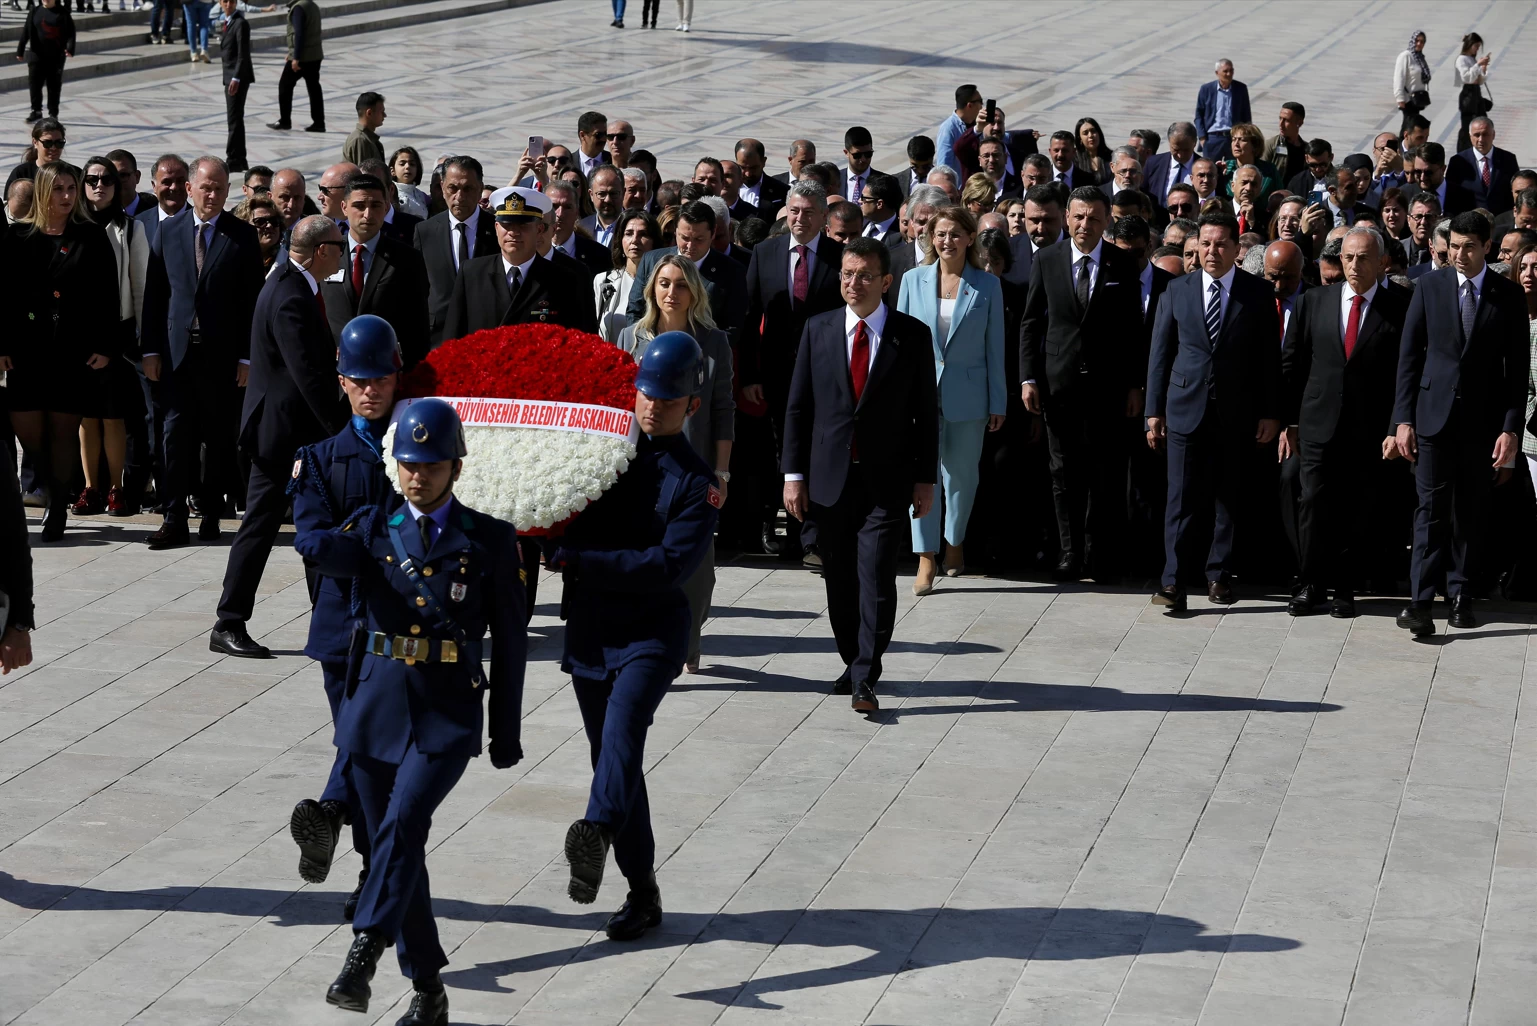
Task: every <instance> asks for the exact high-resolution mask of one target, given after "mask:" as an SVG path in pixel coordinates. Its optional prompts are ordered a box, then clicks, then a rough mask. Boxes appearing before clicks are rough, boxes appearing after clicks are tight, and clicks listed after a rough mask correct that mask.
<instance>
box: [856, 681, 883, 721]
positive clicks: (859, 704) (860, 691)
mask: <svg viewBox="0 0 1537 1026" xmlns="http://www.w3.org/2000/svg"><path fill="white" fill-rule="evenodd" d="M849 704H850V705H852V706H853V708H854V711H855V712H859V713H873V712H880V708H881V703H880V702H879V701H877V700H876V698H875V689H874V688H872V687H871V686H870V682H869V681H863V680H862V681H860V682H859V683H857V684H855V685H854V700H853V701H852V702H851V703H849Z"/></svg>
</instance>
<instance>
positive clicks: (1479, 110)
mask: <svg viewBox="0 0 1537 1026" xmlns="http://www.w3.org/2000/svg"><path fill="white" fill-rule="evenodd" d="M1488 89H1489V84H1488V83H1487V82H1486V83H1484V85H1483V87H1482V89H1480V90H1473V91H1471V92H1469V91H1468V90H1466V89H1464V90H1463V92H1462V95H1461V96H1459V97H1457V108H1458V110H1459V111H1461V112H1462V113H1463V114H1466V115H1467V116H1468V117H1470V118H1481V117H1483V116H1484V115H1485V114H1487V113H1489V112H1490V111H1491V110H1493V109H1494V94H1493V93H1490V94H1489V95H1488V96H1485V95H1484V93H1485V92H1487V91H1488Z"/></svg>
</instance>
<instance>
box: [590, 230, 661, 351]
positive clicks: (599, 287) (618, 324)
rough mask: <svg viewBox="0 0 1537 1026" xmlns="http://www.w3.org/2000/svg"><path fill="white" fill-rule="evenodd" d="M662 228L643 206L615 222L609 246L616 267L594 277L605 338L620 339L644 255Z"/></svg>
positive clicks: (599, 318)
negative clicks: (636, 272) (637, 271)
mask: <svg viewBox="0 0 1537 1026" xmlns="http://www.w3.org/2000/svg"><path fill="white" fill-rule="evenodd" d="M661 240H662V232H661V229H659V228H658V227H657V226H656V219H655V218H653V217H652V216H651V215H650V214H648V213H646V212H645V211H643V210H626V211H623V212H622V213H621V214H620V215H619V217H618V219H617V223H616V224H615V225H614V238H613V241H611V242H610V243H609V250H610V252H612V253H613V255H614V269H613V270H612V271H605V272H604V273H602V274H599V275H597V276H595V277H594V278H593V279H592V292H593V299H594V301H595V302H596V303H597V304H598V334H599V335H601V336H603V341H605V342H618V341H619V333H620V332H621V331H623V330H624V328H625V325H626V323H627V319H626V318H625V315H624V312H625V310H627V309H629V306H630V289H632V288H634V286H635V270H636V268H637V267H639V266H640V258H641V257H643V256H645V255H646V254H647V253H649V252H651V251H652V250H653V249H655V248H656V247H657V244H658V243H659V242H661Z"/></svg>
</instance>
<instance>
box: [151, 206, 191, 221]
mask: <svg viewBox="0 0 1537 1026" xmlns="http://www.w3.org/2000/svg"><path fill="white" fill-rule="evenodd" d="M186 209H187V208H186V207H182V208H181V210H186ZM155 210H156V211H158V214H157V217H156V220H158V221H164V220H165V219H166V218H168V217H175V216H176V214H179V213H181V210H178V211H177V212H176V214H167V213H166V212H165V207H162V206H160V205H159V204H156V205H155Z"/></svg>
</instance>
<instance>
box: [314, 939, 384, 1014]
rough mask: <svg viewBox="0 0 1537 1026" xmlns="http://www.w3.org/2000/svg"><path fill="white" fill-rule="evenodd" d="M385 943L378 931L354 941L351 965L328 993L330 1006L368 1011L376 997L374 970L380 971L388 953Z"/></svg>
mask: <svg viewBox="0 0 1537 1026" xmlns="http://www.w3.org/2000/svg"><path fill="white" fill-rule="evenodd" d="M385 945H386V941H385V939H384V938H383V937H382V936H380V935H379V934H378V933H377V932H376V931H374V930H364V931H362V932H361V933H359V934H357V935H355V936H354V937H353V939H352V948H351V949H350V950H349V951H348V952H347V961H345V962H343V963H342V971H341V972H340V973H338V974H337V977H336V979H335V981H333V982H332V984H331V986H330V987H328V988H327V989H326V1003H327V1004H331V1005H335V1006H336V1007H338V1008H345V1009H346V1010H347V1011H349V1012H366V1011H368V999H369V998H370V997H372V996H373V988H372V987H370V986H369V984H370V983H371V982H372V981H373V978H374V970H376V969H378V968H379V956H380V955H382V954H383V953H384V948H385Z"/></svg>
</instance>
